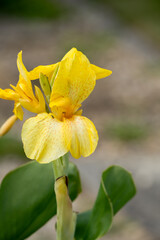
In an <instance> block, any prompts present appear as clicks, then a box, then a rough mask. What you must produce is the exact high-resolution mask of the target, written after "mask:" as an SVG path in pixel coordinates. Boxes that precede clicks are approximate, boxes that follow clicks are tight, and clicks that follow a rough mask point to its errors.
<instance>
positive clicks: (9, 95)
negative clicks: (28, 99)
mask: <svg viewBox="0 0 160 240" xmlns="http://www.w3.org/2000/svg"><path fill="white" fill-rule="evenodd" d="M0 98H2V99H5V100H14V101H16V100H18V98H19V95H18V94H17V93H15V91H14V90H12V89H4V90H3V89H1V88H0Z"/></svg>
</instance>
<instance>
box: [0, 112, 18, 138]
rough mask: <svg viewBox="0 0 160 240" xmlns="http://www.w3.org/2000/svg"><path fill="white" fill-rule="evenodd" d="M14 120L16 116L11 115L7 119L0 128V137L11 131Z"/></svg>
mask: <svg viewBox="0 0 160 240" xmlns="http://www.w3.org/2000/svg"><path fill="white" fill-rule="evenodd" d="M16 120H17V117H16V115H12V116H11V117H10V118H8V119H7V121H6V122H5V123H4V124H3V125H2V126H1V128H0V137H2V136H3V135H5V134H6V133H7V132H8V131H9V130H10V129H11V127H12V126H13V125H14V123H15V121H16Z"/></svg>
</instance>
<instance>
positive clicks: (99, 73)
mask: <svg viewBox="0 0 160 240" xmlns="http://www.w3.org/2000/svg"><path fill="white" fill-rule="evenodd" d="M91 68H92V69H93V71H94V72H95V74H96V80H98V79H101V78H105V77H108V76H109V75H111V74H112V71H110V70H107V69H104V68H100V67H97V66H96V65H93V64H91Z"/></svg>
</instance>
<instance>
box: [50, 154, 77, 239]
mask: <svg viewBox="0 0 160 240" xmlns="http://www.w3.org/2000/svg"><path fill="white" fill-rule="evenodd" d="M68 164H69V157H68V154H66V155H64V156H63V157H60V158H59V159H57V160H55V161H53V170H54V176H55V194H56V201H57V228H56V231H57V240H73V239H74V232H75V226H76V218H77V216H76V213H74V212H73V211H72V202H71V200H70V198H69V194H68V186H67V175H68Z"/></svg>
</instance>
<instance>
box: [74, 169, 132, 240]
mask: <svg viewBox="0 0 160 240" xmlns="http://www.w3.org/2000/svg"><path fill="white" fill-rule="evenodd" d="M135 193H136V188H135V185H134V182H133V179H132V176H131V174H130V173H129V172H127V171H126V170H125V169H123V168H122V167H119V166H111V167H110V168H108V169H107V170H105V171H104V172H103V174H102V178H101V183H100V188H99V192H98V196H97V199H96V202H95V204H94V206H93V208H92V209H91V210H90V211H87V212H84V213H81V214H79V215H78V219H77V226H76V232H75V238H76V240H95V239H98V238H100V237H101V236H103V235H104V234H105V233H107V231H108V230H109V228H110V227H111V224H112V218H113V215H114V214H116V213H117V212H118V211H119V210H120V209H121V208H122V207H123V206H124V205H125V204H126V203H127V202H128V201H129V200H130V199H131V198H132V197H133V196H134V195H135Z"/></svg>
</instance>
